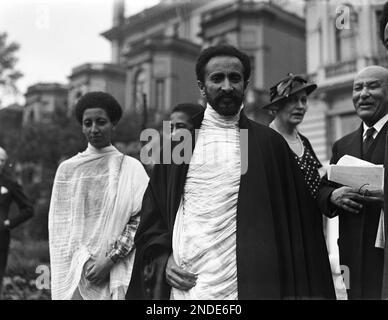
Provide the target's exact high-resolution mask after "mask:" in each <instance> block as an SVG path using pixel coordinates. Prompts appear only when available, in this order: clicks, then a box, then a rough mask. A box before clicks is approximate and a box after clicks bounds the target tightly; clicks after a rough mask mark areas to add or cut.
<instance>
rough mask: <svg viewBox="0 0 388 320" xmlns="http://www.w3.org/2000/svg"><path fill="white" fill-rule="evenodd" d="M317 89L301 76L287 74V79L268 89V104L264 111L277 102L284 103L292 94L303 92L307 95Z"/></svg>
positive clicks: (274, 105)
mask: <svg viewBox="0 0 388 320" xmlns="http://www.w3.org/2000/svg"><path fill="white" fill-rule="evenodd" d="M316 88H317V85H316V84H315V83H307V81H306V79H305V78H303V76H301V75H295V74H292V73H288V75H287V77H286V78H284V79H283V80H281V81H279V82H278V83H276V84H275V85H274V86H272V87H271V88H270V89H269V94H270V101H271V102H270V103H269V104H267V105H265V106H264V107H263V108H264V109H272V108H274V107H276V106H277V105H278V104H279V102H285V101H286V100H287V99H288V98H289V97H290V96H292V95H293V94H295V93H297V92H299V91H302V90H305V91H306V94H307V95H309V94H310V93H311V92H313V91H314V90H315V89H316Z"/></svg>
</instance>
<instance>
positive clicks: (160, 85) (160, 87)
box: [155, 79, 166, 110]
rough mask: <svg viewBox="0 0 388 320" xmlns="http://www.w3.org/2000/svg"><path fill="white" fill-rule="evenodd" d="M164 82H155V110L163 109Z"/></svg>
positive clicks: (159, 80)
mask: <svg viewBox="0 0 388 320" xmlns="http://www.w3.org/2000/svg"><path fill="white" fill-rule="evenodd" d="M165 91H166V86H165V81H164V79H158V80H156V99H155V107H156V109H157V110H164V109H165Z"/></svg>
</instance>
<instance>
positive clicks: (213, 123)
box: [171, 105, 241, 300]
mask: <svg viewBox="0 0 388 320" xmlns="http://www.w3.org/2000/svg"><path fill="white" fill-rule="evenodd" d="M238 120H239V114H237V115H236V116H233V117H222V116H220V115H219V114H218V113H217V112H216V111H215V110H214V109H213V108H212V107H211V106H209V105H208V106H207V108H206V110H205V114H204V119H203V121H202V125H201V128H200V130H199V134H198V140H197V142H196V145H195V149H194V153H193V157H192V159H191V161H190V165H189V170H188V173H187V178H186V183H185V187H184V194H183V196H182V199H181V203H180V206H179V209H178V212H177V216H176V220H175V224H174V231H173V255H174V259H175V261H176V262H177V264H178V265H179V266H180V267H181V268H183V269H185V270H187V271H189V272H193V273H196V274H198V278H197V282H196V286H194V287H193V288H192V289H190V290H188V291H182V290H178V289H176V288H172V291H171V299H193V300H196V299H237V298H238V293H237V267H236V213H237V199H238V192H239V188H240V176H241V155H240V141H239V137H240V132H239V128H238Z"/></svg>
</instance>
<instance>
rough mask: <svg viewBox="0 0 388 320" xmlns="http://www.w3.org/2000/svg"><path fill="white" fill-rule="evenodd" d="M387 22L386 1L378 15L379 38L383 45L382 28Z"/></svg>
mask: <svg viewBox="0 0 388 320" xmlns="http://www.w3.org/2000/svg"><path fill="white" fill-rule="evenodd" d="M387 23H388V2H386V3H385V4H384V7H383V11H382V12H381V16H380V40H381V42H382V43H383V45H384V47H385V46H386V45H385V43H384V29H385V26H386V25H387ZM387 49H388V48H387Z"/></svg>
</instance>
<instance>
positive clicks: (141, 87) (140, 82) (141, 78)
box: [133, 70, 146, 112]
mask: <svg viewBox="0 0 388 320" xmlns="http://www.w3.org/2000/svg"><path fill="white" fill-rule="evenodd" d="M145 82H146V74H145V72H144V70H140V71H139V72H138V73H137V75H136V77H135V83H134V95H133V102H134V107H135V110H136V111H137V112H142V111H143V94H144V93H145Z"/></svg>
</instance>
